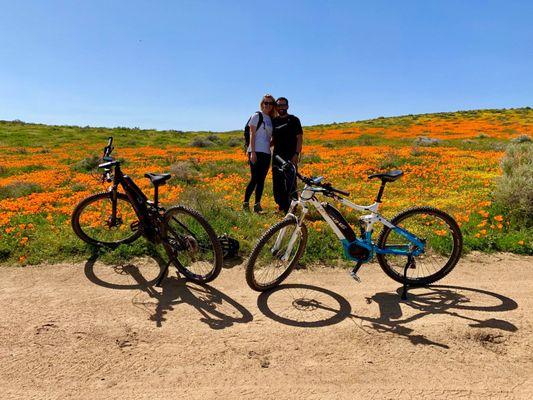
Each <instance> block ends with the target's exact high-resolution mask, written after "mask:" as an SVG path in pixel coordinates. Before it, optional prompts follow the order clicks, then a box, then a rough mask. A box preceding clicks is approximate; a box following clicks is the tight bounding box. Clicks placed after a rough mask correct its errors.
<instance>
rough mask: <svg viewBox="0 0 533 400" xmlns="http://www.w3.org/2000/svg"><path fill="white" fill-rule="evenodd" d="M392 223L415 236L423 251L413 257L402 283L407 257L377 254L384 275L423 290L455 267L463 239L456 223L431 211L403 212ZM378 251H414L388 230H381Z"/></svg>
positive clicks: (411, 210) (444, 215) (417, 208)
mask: <svg viewBox="0 0 533 400" xmlns="http://www.w3.org/2000/svg"><path fill="white" fill-rule="evenodd" d="M391 223H393V224H394V225H396V226H398V227H400V228H402V229H404V230H406V231H408V232H409V233H411V234H413V235H415V236H417V237H418V238H419V239H420V240H422V241H423V242H424V243H425V250H424V252H423V253H421V254H420V255H418V256H415V257H413V259H412V262H411V263H410V266H409V267H408V268H407V277H406V279H404V268H405V266H406V264H407V263H408V257H407V256H403V255H392V254H377V255H376V258H377V259H378V262H379V265H380V266H381V268H382V269H383V271H384V272H385V273H386V274H387V275H388V276H389V277H391V278H392V279H394V280H395V281H397V282H399V283H404V281H405V283H407V284H409V285H411V286H423V285H428V284H430V283H433V282H436V281H438V280H439V279H442V278H444V277H445V276H446V275H447V274H449V273H450V271H451V270H452V269H453V268H454V267H455V265H456V264H457V262H458V261H459V258H460V257H461V252H462V248H463V236H462V234H461V230H460V229H459V226H458V225H457V222H455V220H454V219H453V218H452V217H451V216H450V215H449V214H447V213H445V212H443V211H440V210H438V209H436V208H432V207H416V208H410V209H408V210H405V211H402V212H401V213H399V214H398V215H396V216H395V217H394V218H393V219H392V220H391ZM377 245H378V247H379V248H381V249H386V248H396V249H407V250H411V251H412V250H414V249H415V245H414V244H413V243H411V242H410V241H409V240H408V239H407V238H406V237H404V236H403V235H400V234H399V233H397V232H396V231H394V230H393V229H391V228H388V227H386V226H385V227H384V228H383V230H382V231H381V234H380V236H379V239H378V244H377Z"/></svg>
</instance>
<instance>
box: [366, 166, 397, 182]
mask: <svg viewBox="0 0 533 400" xmlns="http://www.w3.org/2000/svg"><path fill="white" fill-rule="evenodd" d="M402 175H403V171H400V170H399V169H395V170H393V171H389V172H384V173H382V174H372V175H368V179H373V178H379V179H381V180H382V181H383V182H394V181H395V180H396V179H398V178H399V177H401V176H402Z"/></svg>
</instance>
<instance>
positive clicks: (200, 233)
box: [162, 206, 223, 283]
mask: <svg viewBox="0 0 533 400" xmlns="http://www.w3.org/2000/svg"><path fill="white" fill-rule="evenodd" d="M162 233H163V235H162V236H163V245H164V247H165V250H166V252H167V254H168V256H169V258H170V261H171V262H172V263H173V264H174V265H175V266H176V267H177V268H178V270H179V271H180V272H181V273H182V274H183V275H185V277H186V278H188V279H190V280H192V281H194V282H198V283H206V282H210V281H212V280H213V279H215V278H216V277H217V276H218V274H220V271H221V269H222V262H223V258H222V248H221V246H220V243H219V241H218V239H217V236H216V234H215V231H214V230H213V228H212V227H211V225H209V223H208V222H207V221H206V219H205V218H204V217H203V216H202V215H201V214H200V213H199V212H198V211H195V210H192V209H190V208H187V207H184V206H175V207H172V208H170V209H168V210H167V211H166V212H165V214H164V224H163V232H162Z"/></svg>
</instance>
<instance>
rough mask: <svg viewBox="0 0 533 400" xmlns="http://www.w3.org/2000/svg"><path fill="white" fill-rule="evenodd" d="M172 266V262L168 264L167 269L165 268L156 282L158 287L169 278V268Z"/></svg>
mask: <svg viewBox="0 0 533 400" xmlns="http://www.w3.org/2000/svg"><path fill="white" fill-rule="evenodd" d="M169 266H170V261H169V262H167V263H166V265H165V268H163V269H162V270H161V272H160V274H159V276H158V277H157V280H156V281H155V285H156V286H157V287H161V282H163V279H165V277H166V276H167V273H168V267H169Z"/></svg>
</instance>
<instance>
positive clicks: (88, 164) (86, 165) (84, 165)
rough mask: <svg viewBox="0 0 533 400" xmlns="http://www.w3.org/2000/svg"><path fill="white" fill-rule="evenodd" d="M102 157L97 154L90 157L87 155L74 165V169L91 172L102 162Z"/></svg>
mask: <svg viewBox="0 0 533 400" xmlns="http://www.w3.org/2000/svg"><path fill="white" fill-rule="evenodd" d="M100 161H101V160H100V157H98V156H97V155H92V156H90V157H86V158H84V159H83V160H80V161H78V162H77V163H75V164H74V165H72V167H71V168H72V169H73V170H74V171H78V172H90V171H94V170H95V169H96V167H98V164H100Z"/></svg>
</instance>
